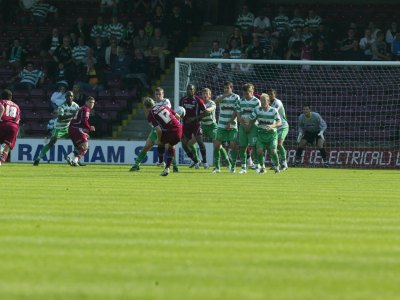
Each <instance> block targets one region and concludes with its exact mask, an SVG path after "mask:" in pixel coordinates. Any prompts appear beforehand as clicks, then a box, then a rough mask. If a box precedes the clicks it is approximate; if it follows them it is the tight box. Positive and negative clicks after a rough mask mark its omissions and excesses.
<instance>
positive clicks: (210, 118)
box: [201, 100, 217, 125]
mask: <svg viewBox="0 0 400 300" xmlns="http://www.w3.org/2000/svg"><path fill="white" fill-rule="evenodd" d="M204 104H205V105H206V109H209V108H210V107H214V110H213V111H212V112H210V113H209V114H208V115H206V116H205V117H204V118H203V119H201V125H212V124H217V121H216V119H215V108H216V107H217V105H216V104H215V102H214V101H212V100H210V101H208V102H207V103H204Z"/></svg>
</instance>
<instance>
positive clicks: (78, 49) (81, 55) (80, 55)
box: [72, 37, 90, 68]
mask: <svg viewBox="0 0 400 300" xmlns="http://www.w3.org/2000/svg"><path fill="white" fill-rule="evenodd" d="M89 49H90V47H89V46H88V45H86V44H85V39H84V38H83V37H79V38H78V45H77V46H75V47H74V48H73V49H72V59H73V61H74V63H75V65H76V66H77V67H79V68H80V67H82V66H83V65H84V62H85V60H86V58H87V53H88V50H89Z"/></svg>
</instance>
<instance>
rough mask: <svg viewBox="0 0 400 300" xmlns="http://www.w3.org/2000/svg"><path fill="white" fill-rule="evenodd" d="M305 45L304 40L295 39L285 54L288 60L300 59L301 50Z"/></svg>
mask: <svg viewBox="0 0 400 300" xmlns="http://www.w3.org/2000/svg"><path fill="white" fill-rule="evenodd" d="M303 47H304V42H303V41H295V42H293V43H292V44H291V46H290V47H289V48H288V50H287V51H286V54H285V59H287V60H300V59H301V51H302V49H303Z"/></svg>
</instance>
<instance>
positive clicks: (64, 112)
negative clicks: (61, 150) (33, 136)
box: [54, 101, 79, 129]
mask: <svg viewBox="0 0 400 300" xmlns="http://www.w3.org/2000/svg"><path fill="white" fill-rule="evenodd" d="M78 110H79V105H78V104H77V103H75V102H74V101H72V104H71V105H68V103H67V102H64V103H63V104H61V105H60V106H59V107H58V109H57V119H56V121H55V123H54V128H55V129H63V128H68V126H69V123H70V122H71V120H72V118H73V117H75V115H76V113H77V112H78ZM63 116H68V119H64V120H60V119H59V117H63Z"/></svg>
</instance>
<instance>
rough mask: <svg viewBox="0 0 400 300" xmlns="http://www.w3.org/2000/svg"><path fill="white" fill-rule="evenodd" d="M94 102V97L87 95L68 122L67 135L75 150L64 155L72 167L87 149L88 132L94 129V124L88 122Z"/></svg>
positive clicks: (76, 164)
mask: <svg viewBox="0 0 400 300" xmlns="http://www.w3.org/2000/svg"><path fill="white" fill-rule="evenodd" d="M94 103H95V99H94V98H93V97H88V98H87V99H86V102H85V105H83V106H82V107H81V108H80V109H79V110H78V112H77V114H76V116H75V117H74V118H73V119H72V120H71V123H69V127H68V135H69V137H70V138H71V140H72V143H73V144H74V146H75V150H74V151H72V152H71V153H70V154H68V155H66V156H65V160H66V161H67V162H68V164H70V165H71V166H73V167H77V166H79V164H78V163H79V160H80V159H81V158H82V157H83V156H84V155H85V153H86V151H87V150H88V149H89V143H88V138H89V134H88V132H90V131H95V128H94V126H91V125H90V124H89V116H90V110H92V109H93V107H94Z"/></svg>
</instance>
